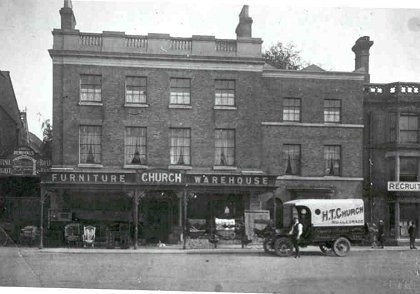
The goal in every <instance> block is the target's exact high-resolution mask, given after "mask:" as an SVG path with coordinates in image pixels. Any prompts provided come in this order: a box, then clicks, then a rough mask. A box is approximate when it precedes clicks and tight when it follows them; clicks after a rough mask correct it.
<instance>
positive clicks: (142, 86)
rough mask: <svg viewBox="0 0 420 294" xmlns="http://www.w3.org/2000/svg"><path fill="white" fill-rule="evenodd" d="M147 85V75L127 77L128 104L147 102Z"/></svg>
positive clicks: (126, 96)
mask: <svg viewBox="0 0 420 294" xmlns="http://www.w3.org/2000/svg"><path fill="white" fill-rule="evenodd" d="M146 86H147V79H146V78H145V77H126V78H125V102H126V103H128V104H130V103H133V104H145V103H146Z"/></svg>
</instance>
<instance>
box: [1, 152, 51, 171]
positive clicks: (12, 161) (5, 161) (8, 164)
mask: <svg viewBox="0 0 420 294" xmlns="http://www.w3.org/2000/svg"><path fill="white" fill-rule="evenodd" d="M50 167H51V160H49V159H42V158H37V156H36V154H35V152H34V151H33V150H32V149H31V148H29V147H26V146H21V147H18V148H17V149H16V150H14V151H13V154H12V155H11V156H9V157H7V158H0V174H1V175H18V176H21V175H38V174H39V173H41V172H46V171H48V170H49V169H50Z"/></svg>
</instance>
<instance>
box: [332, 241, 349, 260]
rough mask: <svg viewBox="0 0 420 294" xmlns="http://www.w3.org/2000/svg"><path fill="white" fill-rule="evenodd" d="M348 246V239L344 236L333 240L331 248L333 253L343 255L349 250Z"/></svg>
mask: <svg viewBox="0 0 420 294" xmlns="http://www.w3.org/2000/svg"><path fill="white" fill-rule="evenodd" d="M350 247H351V244H350V241H349V240H348V239H347V238H345V237H340V238H338V239H337V240H335V241H334V244H333V248H332V249H333V251H334V254H335V255H337V256H340V257H343V256H346V255H347V253H348V252H349V251H350Z"/></svg>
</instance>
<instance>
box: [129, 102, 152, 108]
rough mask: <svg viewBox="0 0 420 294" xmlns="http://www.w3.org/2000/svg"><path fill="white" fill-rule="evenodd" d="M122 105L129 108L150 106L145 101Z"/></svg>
mask: <svg viewBox="0 0 420 294" xmlns="http://www.w3.org/2000/svg"><path fill="white" fill-rule="evenodd" d="M124 107H127V108H130V107H132V108H148V107H150V105H149V104H145V103H125V104H124Z"/></svg>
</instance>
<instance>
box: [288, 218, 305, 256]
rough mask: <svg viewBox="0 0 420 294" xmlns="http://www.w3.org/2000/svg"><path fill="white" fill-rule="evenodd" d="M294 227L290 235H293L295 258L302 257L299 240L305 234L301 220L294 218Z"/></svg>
mask: <svg viewBox="0 0 420 294" xmlns="http://www.w3.org/2000/svg"><path fill="white" fill-rule="evenodd" d="M293 222H294V223H293V226H292V229H291V230H290V232H289V235H292V242H293V247H294V248H295V258H298V257H300V251H299V244H298V243H299V239H300V236H301V235H302V232H303V225H302V224H301V223H300V222H299V219H298V218H297V217H295V218H293Z"/></svg>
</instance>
